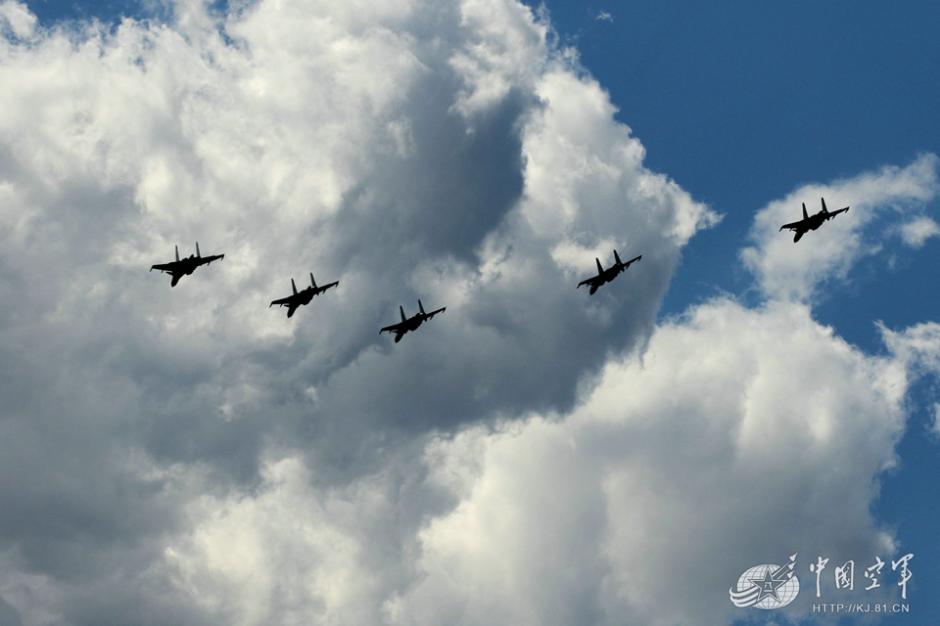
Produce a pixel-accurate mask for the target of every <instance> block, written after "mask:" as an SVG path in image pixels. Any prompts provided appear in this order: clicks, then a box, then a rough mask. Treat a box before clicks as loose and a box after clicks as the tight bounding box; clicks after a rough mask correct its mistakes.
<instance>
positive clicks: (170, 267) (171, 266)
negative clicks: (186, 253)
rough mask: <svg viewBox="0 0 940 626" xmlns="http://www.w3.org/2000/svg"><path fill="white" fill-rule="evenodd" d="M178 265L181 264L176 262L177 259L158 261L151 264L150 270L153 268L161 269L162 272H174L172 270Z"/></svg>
mask: <svg viewBox="0 0 940 626" xmlns="http://www.w3.org/2000/svg"><path fill="white" fill-rule="evenodd" d="M178 267H179V266H178V265H177V264H176V262H175V261H171V262H170V263H156V264H154V265H151V266H150V271H151V272H152V271H153V270H159V271H161V272H171V273H172V272H173V271H175V270H176V269H177V268H178Z"/></svg>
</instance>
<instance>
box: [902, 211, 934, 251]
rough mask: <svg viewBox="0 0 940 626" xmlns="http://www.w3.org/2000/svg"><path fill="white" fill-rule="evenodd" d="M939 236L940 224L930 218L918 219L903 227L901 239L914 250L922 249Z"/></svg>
mask: <svg viewBox="0 0 940 626" xmlns="http://www.w3.org/2000/svg"><path fill="white" fill-rule="evenodd" d="M937 235H940V224H937V222H935V221H934V220H933V219H931V218H929V217H918V218H915V219H913V220H911V221H909V222H906V223H904V224H902V225H901V239H902V240H904V243H906V244H907V245H909V246H910V247H912V248H920V247H922V246H923V245H924V244H925V243H926V242H927V240H928V239H930V238H931V237H936V236H937Z"/></svg>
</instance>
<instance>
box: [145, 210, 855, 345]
mask: <svg viewBox="0 0 940 626" xmlns="http://www.w3.org/2000/svg"><path fill="white" fill-rule="evenodd" d="M820 201H821V202H822V209H821V210H820V211H819V213H815V214H813V215H809V214H808V213H807V211H806V203H803V219H801V220H799V221H796V222H792V223H790V224H784V225H783V226H781V227H780V230H781V231H783V230H792V231H794V232H795V233H796V234H795V235H794V237H793V241H794V243H795V242H797V241H799V240H800V239H801V238H802V237H803V235H805V234H806V233H807V232H809V231H811V230H816V229H818V228H819V227H820V226H822V225H823V224H824V223H826V222H827V221H829V220H831V219H832V218H834V217H835V216H837V215H839V214H840V213H845V212H846V211H848V210H849V207H845V208H842V209H839V210H838V211H832V212H830V211H829V210H828V209H827V208H826V200H825V198H820ZM175 251H176V260H175V261H170V262H169V263H157V264H155V265H153V266H151V268H150V270H151V271H153V270H159V271H161V272H165V273H167V274H169V275H170V276H171V277H172V280H171V281H170V286H171V287H175V286H176V283H178V282H179V280H180V278H182V277H183V276H189V275H190V274H192V273H193V272H194V271H196V269H197V268H199V267H201V266H203V265H209V264H210V263H212V262H213V261H218V260H221V259H224V258H225V255H224V254H214V255H210V256H205V257H204V256H202V254H200V252H199V243H198V242H197V243H196V254H191V255H189V256H188V257H186V258H184V259H181V258H180V252H179V246H175ZM642 258H643V255H637V256H635V257H633V258H632V259H630V260H629V261H627V262H624V261H621V260H620V255H619V254H618V253H617V251H616V250H614V264H613V265H611V266H610V267H608V268H607V269H604V266H603V265H601V260H600V259H599V258H595V259H594V261H595V262H596V263H597V275H596V276H591V277H590V278H586V279H584V280H582V281H581V282H579V283H578V288H581V287H583V286H585V285H587V286H588V287H589V290H588V294H589V295H592V296H593V295H594V294H595V293H597V290H598V289H600V288H601V287H602V286H604V285H606V284H607V283H610V282H612V281H613V280H614V279H615V278H617V276H619V275H620V274H621V273H623V272H624V271H626V270H627V268H629V267H630V266H631V265H632V264H634V263H636V262H637V261H639V260H640V259H642ZM290 284H291V290H292V292H293V293H291V294H290V295H288V296H285V297H283V298H278V299H277V300H272V301H271V304H270V305H268V307H269V308H270V307H272V306H275V305H277V306H281V307H287V317H288V318H291V317H293V315H294V313H295V312H296V311H297V309H298V307H301V306H305V305H307V304H310V302H311V301H312V300H313V298H314V296H318V295H320V294H321V293H324V292H325V291H327V290H328V289H331V288H333V287H336V286H337V285H339V281H334V282H332V283H327V284H325V285H319V286H318V285H317V281H316V280H315V279H314V278H313V273H312V272H311V273H310V286H309V287H305V288H304V289H302V290H300V291H297V285H296V283H295V282H294V279H293V278H291V281H290ZM446 310H447V307H441V308H439V309H436V310H434V311H431V312H430V313H428V312H426V311H425V310H424V305H423V304H422V303H421V300H418V312H417V313H415V314H414V315H412V316H411V317H407V316H406V315H405V309H404V307H402V306H399V307H398V311H399V313H401V321H400V322H398V323H396V324H390V325H388V326H385V327H384V328H382V329H381V330H380V331H379V334H380V335H381V334H382V333H392V334H394V335H395V343H398V342H399V341H401V339H402V337H404V336H405V335H406V334H407V333H410V332H414V331H416V330H418V328H419V327H420V326H421V325H422V324H424V323H425V322H426V321H428V320H430V319H432V318H433V317H434V316H435V315H437V314H439V313H443V312H444V311H446Z"/></svg>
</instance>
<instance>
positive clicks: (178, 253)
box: [173, 246, 180, 261]
mask: <svg viewBox="0 0 940 626" xmlns="http://www.w3.org/2000/svg"><path fill="white" fill-rule="evenodd" d="M173 249H174V250H176V260H177V261H179V260H180V247H179V246H173Z"/></svg>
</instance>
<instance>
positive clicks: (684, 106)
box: [547, 1, 940, 624]
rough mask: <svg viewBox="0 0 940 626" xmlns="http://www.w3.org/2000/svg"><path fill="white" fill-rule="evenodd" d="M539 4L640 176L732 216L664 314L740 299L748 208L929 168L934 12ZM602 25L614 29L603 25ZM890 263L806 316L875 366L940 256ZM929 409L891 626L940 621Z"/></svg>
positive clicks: (917, 403)
mask: <svg viewBox="0 0 940 626" xmlns="http://www.w3.org/2000/svg"><path fill="white" fill-rule="evenodd" d="M547 6H548V8H549V10H550V13H551V16H552V19H553V23H554V24H555V26H556V28H557V29H558V30H559V33H560V36H561V37H562V38H563V39H564V40H565V41H570V42H571V43H573V44H575V45H576V46H577V47H578V50H579V51H580V54H581V58H582V61H583V62H584V64H585V65H586V66H587V67H588V68H589V69H590V71H591V72H592V73H593V74H594V75H595V76H596V77H597V78H598V80H599V81H600V82H601V83H602V84H603V85H604V86H605V88H607V89H608V90H609V91H610V93H611V96H612V99H613V100H614V102H615V103H616V104H617V105H618V106H619V108H620V114H619V117H620V119H621V120H623V121H624V122H625V123H627V124H628V125H629V126H630V127H631V128H632V129H633V131H634V133H636V134H637V136H639V137H640V138H641V139H642V141H643V143H644V145H645V146H646V148H647V159H648V163H649V165H650V166H651V167H652V168H653V169H655V170H659V171H662V172H666V173H668V174H669V175H670V176H672V177H673V178H675V179H676V180H677V181H678V182H679V183H680V184H682V185H683V186H684V187H685V188H686V189H688V190H689V191H690V192H691V193H692V194H693V195H694V196H695V197H696V198H698V199H701V200H704V201H706V202H708V203H709V204H710V205H711V206H712V207H714V208H716V209H717V210H719V211H720V212H722V213H723V214H724V215H725V219H724V221H723V222H722V223H721V224H720V226H719V227H717V228H714V229H712V230H711V231H706V232H704V233H701V234H700V235H698V236H696V237H695V238H694V239H693V241H692V242H691V244H690V245H689V247H688V248H687V249H686V250H685V252H684V258H683V264H682V267H681V268H680V270H679V271H678V272H677V274H676V276H675V277H674V279H673V282H672V286H671V288H670V292H669V295H668V296H667V299H666V302H665V304H664V308H663V314H666V315H668V314H671V313H678V312H681V311H682V310H684V308H685V307H686V306H687V305H688V304H689V303H691V302H695V301H698V300H699V299H702V298H707V297H710V296H713V295H715V294H716V293H718V292H719V290H726V291H729V292H731V293H734V294H737V295H738V296H739V297H744V298H748V297H749V295H748V293H747V291H746V290H747V288H748V286H749V284H750V276H749V275H748V274H747V272H746V271H745V270H744V269H743V267H742V266H741V264H740V262H739V261H738V259H737V256H736V255H737V252H738V249H739V247H740V245H741V242H742V241H743V239H744V238H745V237H746V233H747V231H748V228H749V227H750V225H751V219H752V217H753V213H754V211H755V210H756V209H757V208H759V207H761V206H763V205H764V204H765V203H766V202H768V201H769V200H771V199H773V198H777V197H780V196H782V195H784V194H786V193H787V192H788V191H790V190H792V189H794V188H796V187H798V186H800V185H802V184H804V183H808V182H824V181H828V180H831V179H834V178H840V177H848V176H851V175H853V174H854V173H856V172H859V171H863V170H868V169H873V168H877V167H879V166H881V165H883V164H886V163H897V164H903V163H907V162H909V161H911V160H912V159H914V158H915V157H916V156H917V155H918V154H919V153H922V152H934V153H940V124H938V123H937V112H938V111H940V82H938V81H937V76H938V75H940V39H938V38H937V36H936V35H937V24H940V4H938V3H936V2H929V1H928V2H905V3H903V4H884V3H864V2H863V3H859V2H825V3H817V2H786V3H784V2H778V3H748V2H729V3H701V2H694V1H690V2H674V1H670V2H659V1H640V2H620V3H615V2H610V3H581V2H559V1H550V2H548V3H547ZM601 11H607V12H608V13H610V14H611V16H612V18H613V21H602V20H597V19H596V16H597V15H598V14H599V12H601ZM816 202H818V199H815V198H807V205H808V206H810V207H812V206H814V204H813V203H816ZM837 203H838V202H837V201H836V202H833V204H837ZM831 206H832V205H830V208H831ZM840 206H841V205H840ZM793 211H794V215H795V216H796V215H797V213H798V212H799V207H798V206H794V207H793ZM885 257H886V255H884V254H883V255H879V256H878V257H876V258H875V259H871V260H868V261H866V262H864V263H863V264H862V265H861V266H860V267H858V268H856V269H855V270H853V273H852V279H853V280H852V281H851V282H850V284H847V285H840V286H838V287H837V288H834V289H833V290H832V291H831V292H830V293H828V294H827V295H826V296H825V297H824V298H823V301H822V302H821V304H820V306H819V307H818V308H817V309H816V314H817V316H818V318H819V319H820V320H821V321H822V322H824V323H826V324H830V325H833V326H834V327H835V328H836V329H837V330H838V332H839V334H841V335H842V336H843V337H845V338H846V339H847V340H848V341H850V342H852V343H855V344H857V345H859V346H861V347H863V348H864V349H866V350H869V351H876V352H877V351H880V350H881V345H880V343H881V342H880V339H879V336H878V334H877V331H876V329H875V326H874V321H875V320H883V321H884V322H885V323H886V324H887V325H888V326H889V327H892V328H900V327H904V326H907V325H910V324H914V323H917V322H923V321H927V320H931V319H936V317H937V311H938V310H940V306H938V305H940V290H938V289H937V288H936V278H935V277H936V268H937V267H940V246H938V245H937V243H936V242H933V243H928V244H927V245H926V246H924V247H923V248H921V249H920V250H917V251H905V252H904V253H903V254H901V255H899V257H900V258H899V259H898V262H897V265H896V266H895V267H893V268H892V269H888V268H886V267H885ZM936 397H937V390H936V388H935V386H934V385H933V384H932V383H929V382H921V383H920V384H919V385H917V387H916V388H915V391H914V393H913V394H912V398H913V407H912V418H911V421H910V422H909V424H908V428H907V431H906V434H905V436H904V439H903V440H902V442H901V444H900V446H899V453H900V458H901V463H900V468H899V469H898V470H897V471H893V472H891V473H890V474H889V475H888V476H887V477H886V478H885V480H884V481H883V487H882V495H881V498H880V500H879V501H878V506H877V511H876V513H877V516H878V517H879V518H880V519H881V520H883V521H885V522H886V523H888V524H890V525H894V526H896V527H897V529H898V537H899V538H900V540H901V541H902V542H903V544H904V545H905V546H906V547H907V548H908V549H910V550H911V551H913V552H914V553H915V555H916V563H917V568H916V578H917V581H918V582H917V587H916V588H915V589H914V592H913V594H912V610H913V611H915V612H916V616H903V617H899V618H898V619H897V620H895V621H896V622H897V623H899V624H901V623H914V622H916V623H933V622H936V621H938V620H940V598H938V596H937V595H936V594H933V593H931V591H930V590H931V589H933V588H936V587H937V586H938V585H940V544H938V542H937V535H936V532H937V531H936V529H937V528H940V486H938V482H937V480H936V477H937V476H940V455H938V452H940V449H938V447H937V441H936V438H935V436H934V435H932V434H930V433H929V432H928V428H929V425H930V422H931V421H932V416H931V414H930V412H929V406H930V405H929V404H928V403H927V401H928V400H931V399H935V398H936ZM845 621H846V623H852V621H851V620H845ZM888 623H890V621H889V622H888Z"/></svg>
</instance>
